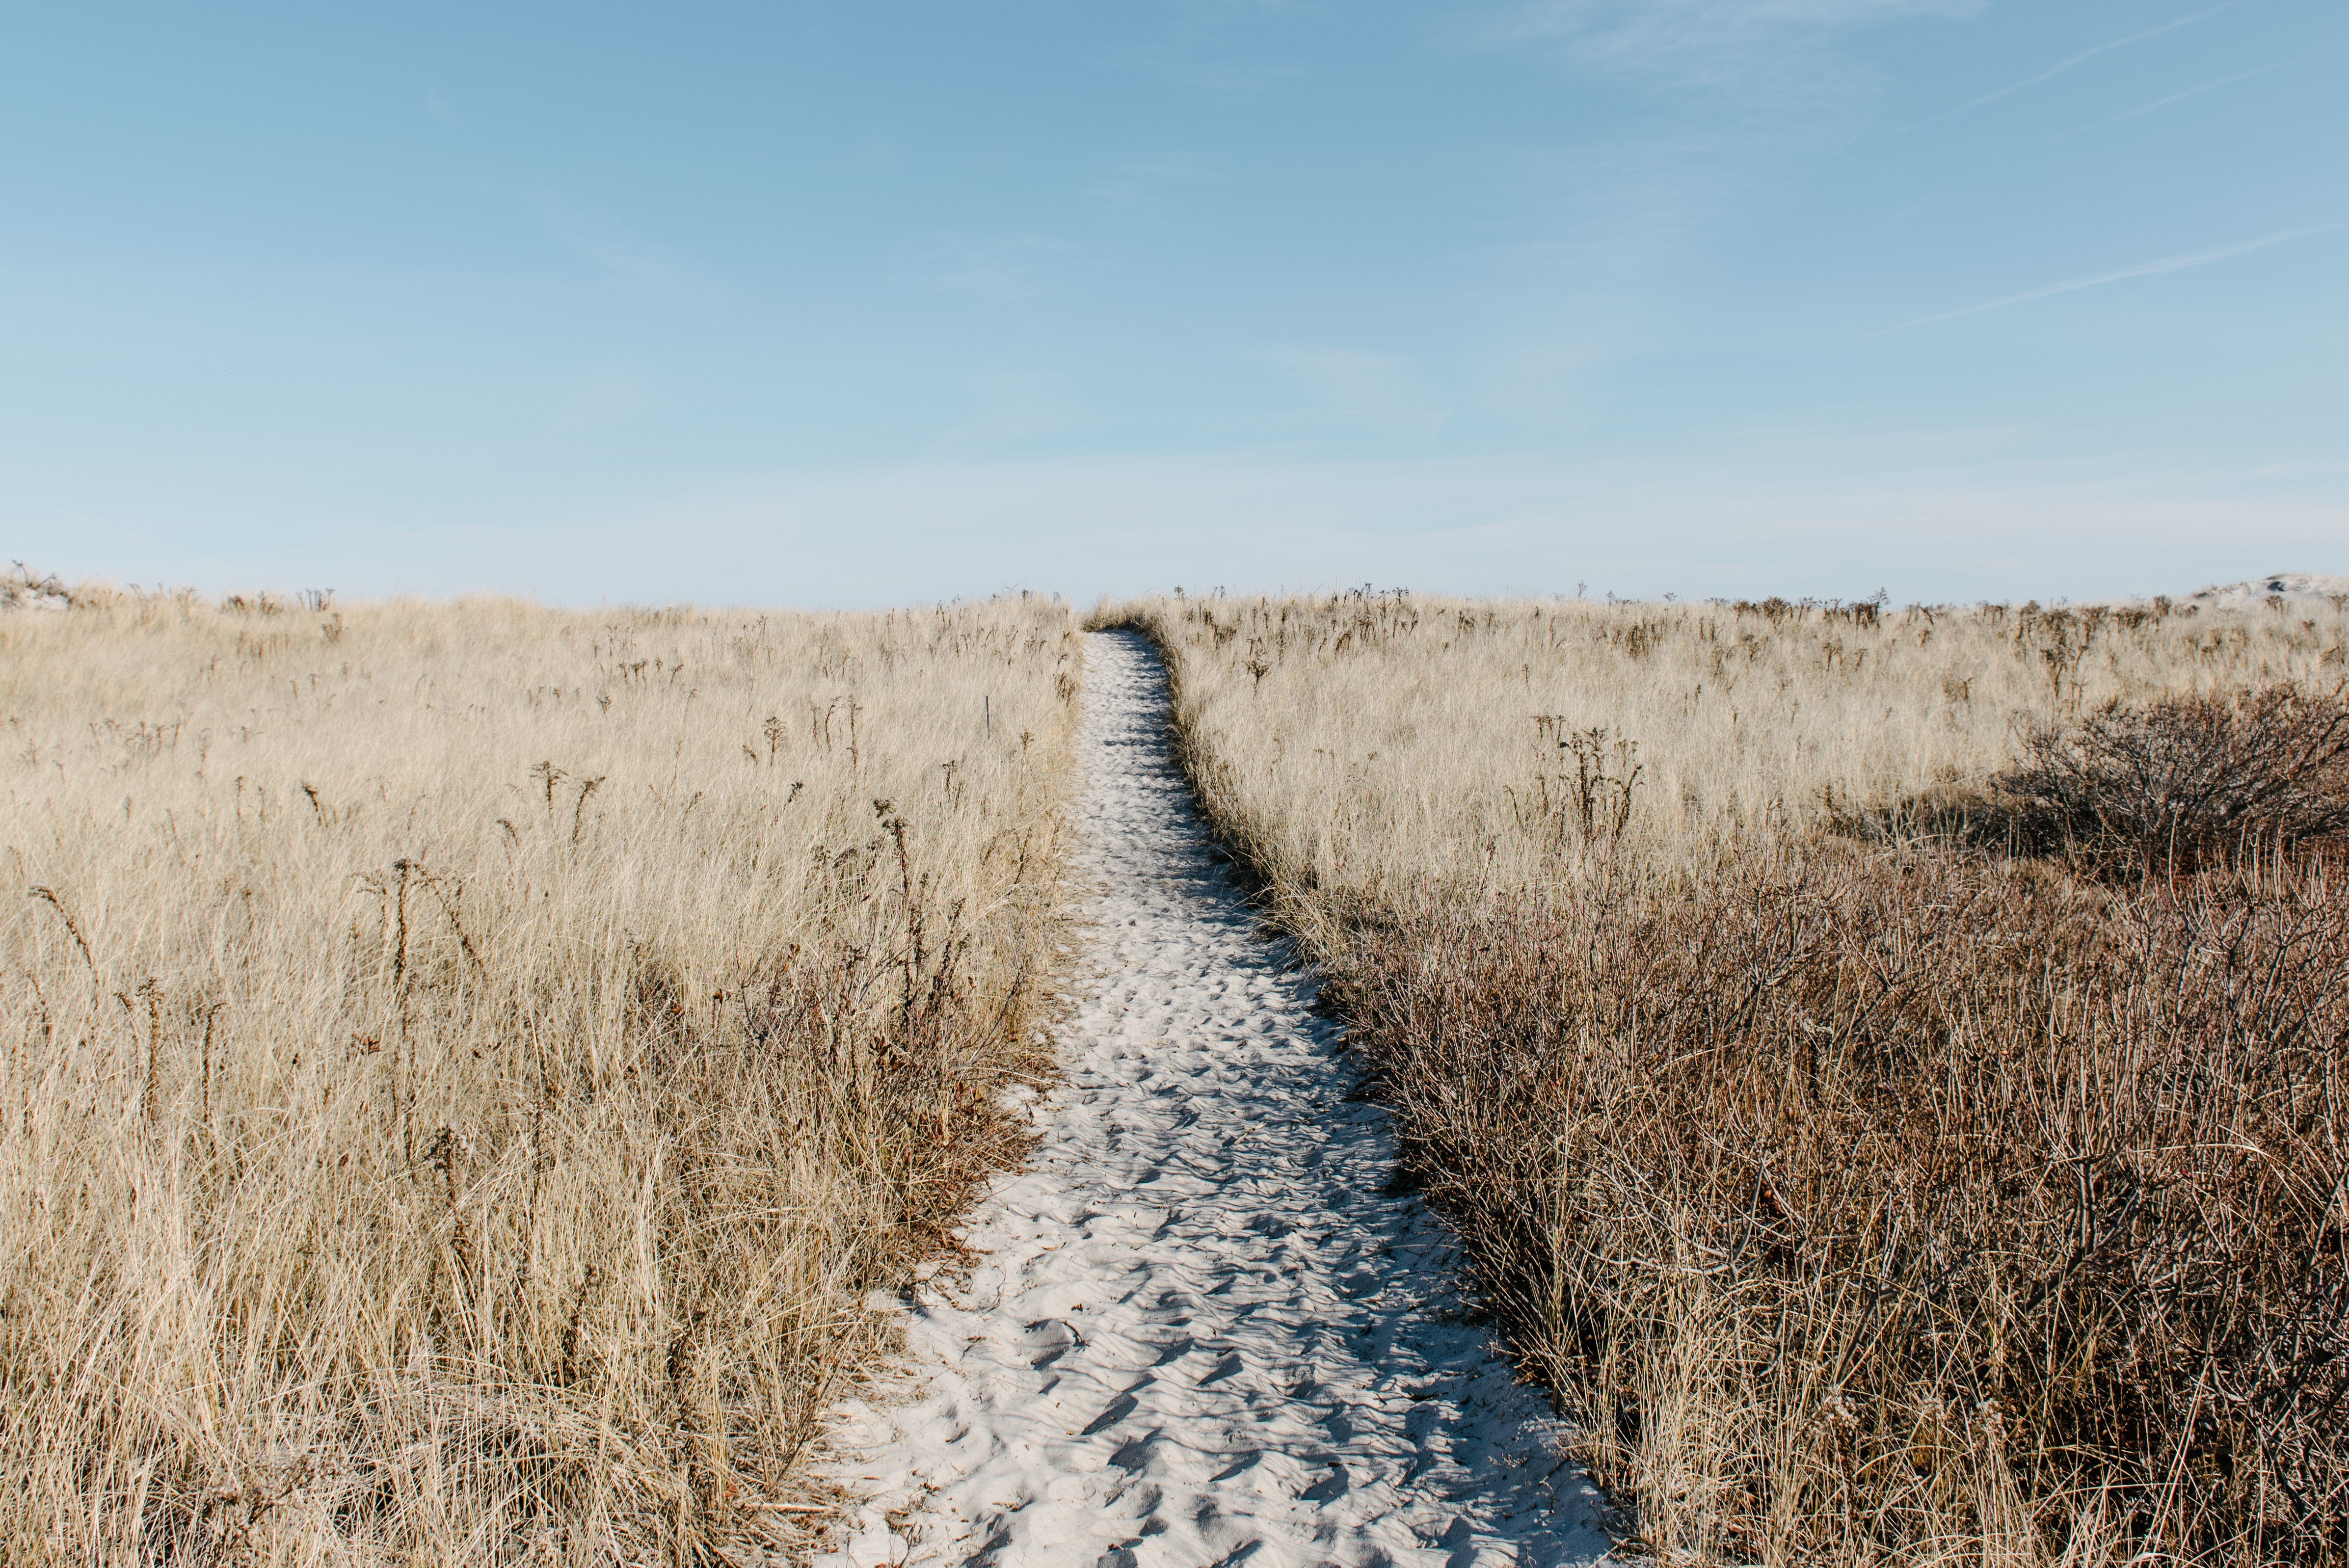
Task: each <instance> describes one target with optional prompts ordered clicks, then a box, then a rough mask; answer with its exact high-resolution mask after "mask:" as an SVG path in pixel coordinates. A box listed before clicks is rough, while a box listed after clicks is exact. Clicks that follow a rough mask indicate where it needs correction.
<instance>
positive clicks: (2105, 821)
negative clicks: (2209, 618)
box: [1993, 681, 2349, 876]
mask: <svg viewBox="0 0 2349 1568" xmlns="http://www.w3.org/2000/svg"><path fill="white" fill-rule="evenodd" d="M1993 789H1994V792H1995V795H1996V796H1997V797H2001V798H2002V801H2001V803H2002V804H2003V805H2005V806H2006V810H2004V811H2003V812H1995V811H1994V812H1993V820H1996V819H1997V818H1998V817H2000V816H2003V817H2004V819H2005V820H2007V821H2008V822H2011V823H2012V824H2013V829H2014V830H2015V837H2016V838H2017V840H2018V841H2019V842H2020V843H2021V844H2022V845H2024V846H2028V847H2034V848H2040V849H2044V850H2053V851H2058V852H2064V853H2068V854H2071V855H2074V856H2076V857H2085V858H2087V859H2091V860H2097V861H2104V862H2106V865H2107V866H2108V868H2109V869H2110V870H2113V871H2117V872H2124V873H2134V874H2137V875H2162V876H2176V875H2178V873H2179V872H2191V871H2194V870H2196V869H2197V868H2199V867H2201V866H2203V865H2206V864H2214V863H2216V864H2224V863H2230V862H2232V861H2240V860H2242V859H2244V858H2245V857H2246V856H2247V855H2254V854H2257V853H2259V852H2261V851H2274V852H2279V853H2286V852H2289V851H2290V850H2291V849H2292V847H2293V846H2294V845H2295V844H2299V843H2303V842H2305V841H2308V840H2310V839H2315V838H2324V837H2330V836H2333V835H2335V834H2340V833H2342V832H2344V831H2349V702H2344V700H2343V698H2342V695H2341V688H2340V687H2339V686H2334V687H2333V689H2332V690H2330V691H2322V690H2312V689H2310V688H2308V687H2305V686H2300V685H2297V684H2295V683H2292V682H2290V681H2285V682H2279V683H2277V684H2275V685H2272V686H2264V687H2261V688H2259V689H2255V690H2251V691H2242V692H2230V693H2193V694H2189V695H2185V696H2165V697H2162V698H2159V699H2158V700H2156V701H2153V702H2150V703H2146V704H2142V705H2130V704H2127V703H2124V702H2123V701H2121V700H2120V699H2119V698H2114V699H2113V700H2111V701H2110V702H2107V703H2106V705H2105V706H2103V707H2100V708H2098V709H2096V710H2095V712H2093V713H2090V714H2087V715H2085V716H2083V717H2078V718H2075V719H2073V720H2071V721H2069V722H2067V723H2063V724H2043V725H2041V726H2039V727H2037V728H2035V729H2034V730H2033V732H2032V734H2031V735H2030V737H2029V739H2028V741H2027V743H2026V747H2025V750H2024V754H2023V762H2022V764H2021V765H2020V766H2019V767H2017V768H2015V769H2012V770H2010V771H2009V772H2007V773H2006V774H2004V775H2003V776H2002V777H2001V778H2000V779H1997V780H1996V781H1995V783H1994V785H1993Z"/></svg>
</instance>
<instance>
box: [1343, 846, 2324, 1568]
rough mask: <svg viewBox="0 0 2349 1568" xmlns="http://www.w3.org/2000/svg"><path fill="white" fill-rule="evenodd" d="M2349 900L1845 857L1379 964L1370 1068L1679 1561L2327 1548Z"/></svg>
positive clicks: (1453, 925) (2311, 885) (1380, 934)
mask: <svg viewBox="0 0 2349 1568" xmlns="http://www.w3.org/2000/svg"><path fill="white" fill-rule="evenodd" d="M2344 980H2349V899H2344V897H2343V896H2342V895H2341V892H2340V891H2339V890H2338V889H2337V888H2336V887H2334V886H2333V885H2331V884H2328V883H2327V882H2324V881H2323V877H2322V875H2321V873H2292V874H2283V873H2277V874H2274V875H2271V876H2270V877H2267V878H2265V879H2263V880H2253V879H2252V878H2251V877H2248V876H2212V877H2209V878H2205V879H2202V880H2200V881H2199V882H2196V883H2195V884H2194V885H2193V886H2192V887H2191V888H2190V889H2189V890H2188V891H2186V892H2183V893H2182V894H2180V895H2178V896H2175V897H2173V896H2169V895H2168V893H2167V892H2166V890H2164V891H2162V892H2142V891H2132V892H2099V891H2090V890H2084V889H2081V888H2078V887H2075V886H2070V885H2067V884H2066V883H2065V882H2064V880H2063V879H2061V878H2060V877H2053V876H2049V875H2045V874H2041V873H2038V872H2034V871H2033V870H2030V869H2018V868H2013V867H2000V866H1990V865H1982V864H1976V863H1967V862H1964V861H1953V860H1951V859H1950V858H1948V857H1946V856H1942V855H1938V854H1931V853H1911V854H1908V855H1894V854H1883V853H1872V852H1868V851H1854V850H1850V849H1845V848H1838V847H1836V846H1832V845H1830V846H1826V847H1825V848H1823V849H1819V850H1815V851H1808V852H1795V851H1783V850H1782V851H1775V852H1773V851H1759V852H1757V853H1755V854H1754V855H1752V856H1751V857H1748V858H1744V859H1741V860H1739V861H1736V862H1734V863H1732V864H1728V865H1724V866H1723V868H1721V870H1720V872H1719V873H1718V874H1716V875H1713V876H1708V877H1706V878H1704V879H1702V881H1701V882H1699V883H1697V884H1696V885H1695V886H1694V887H1692V888H1689V889H1686V890H1675V891H1673V892H1662V893H1659V892H1656V891H1655V890H1648V889H1641V888H1639V887H1637V886H1633V885H1627V884H1626V883H1625V882H1621V881H1619V880H1616V879H1614V878H1600V879H1598V880H1597V881H1596V882H1595V883H1594V885H1592V886H1589V887H1587V888H1586V889H1584V890H1582V891H1581V892H1579V893H1578V895H1577V896H1576V897H1575V898H1574V899H1573V900H1571V901H1569V902H1568V903H1565V904H1563V905H1556V904H1548V903H1509V904H1505V905H1502V906H1499V907H1497V908H1493V909H1489V910H1475V911H1472V910H1470V909H1467V908H1454V909H1453V910H1452V911H1449V912H1447V913H1442V914H1439V913H1423V914H1421V915H1418V916H1414V917H1411V918H1407V919H1405V920H1403V921H1402V922H1401V923H1396V924H1393V925H1391V926H1383V927H1381V926H1372V927H1370V928H1367V929H1365V930H1364V931H1362V932H1361V934H1360V935H1359V936H1358V938H1357V942H1356V944H1355V946H1354V947H1353V949H1352V951H1350V953H1349V954H1348V956H1347V961H1346V963H1345V964H1344V965H1343V966H1342V968H1341V969H1340V993H1339V995H1340V1001H1341V1005H1342V1006H1344V1007H1345V1008H1346V1010H1347V1013H1348V1016H1350V1018H1351V1019H1352V1020H1353V1022H1354V1026H1355V1034H1354V1037H1355V1038H1356V1039H1357V1040H1358V1041H1359V1042H1360V1043H1361V1046H1362V1047H1363V1048H1364V1049H1365V1050H1366V1051H1367V1052H1368V1054H1369V1055H1370V1057H1371V1060H1372V1061H1373V1062H1374V1063H1375V1065H1376V1067H1377V1068H1378V1071H1379V1074H1380V1078H1381V1082H1382V1083H1383V1085H1384V1086H1385V1088H1386V1089H1387V1092H1388V1093H1389V1094H1390V1096H1391V1097H1392V1100H1393V1102H1394V1103H1395V1105H1396V1106H1397V1107H1398V1108H1399V1109H1400V1110H1401V1111H1402V1117H1403V1121H1404V1125H1405V1126H1406V1127H1407V1128H1408V1130H1409V1133H1410V1139H1411V1146H1412V1150H1413V1154H1412V1161H1413V1169H1414V1170H1415V1171H1417V1172H1418V1173H1419V1174H1420V1175H1421V1177H1422V1179H1423V1181H1425V1183H1426V1185H1427V1186H1428V1188H1429V1189H1430V1190H1431V1191H1432V1192H1433V1195H1434V1196H1435V1197H1436V1198H1437V1199H1438V1200H1439V1201H1440V1202H1442V1203H1444V1206H1445V1207H1446V1208H1447V1209H1448V1210H1449V1212H1452V1213H1453V1214H1454V1215H1455V1216H1458V1217H1459V1218H1460V1220H1461V1222H1462V1230H1463V1232H1464V1234H1465V1235H1466V1236H1467V1237H1468V1238H1469V1240H1470V1243H1471V1244H1472V1247H1473V1248H1474V1250H1475V1253H1476V1255H1477V1258H1478V1262H1479V1264H1480V1267H1481V1271H1482V1273H1483V1275H1484V1277H1485V1280H1486V1281H1487V1282H1488V1283H1489V1284H1490V1285H1491V1287H1492V1289H1493V1291H1494V1293H1495V1297H1496V1298H1497V1301H1498V1302H1499V1304H1500V1305H1502V1307H1503V1310H1504V1312H1505V1314H1506V1318H1507V1320H1508V1322H1509V1324H1510V1326H1511V1329H1512V1332H1513V1335H1514V1336H1515V1339H1516V1344H1517V1345H1518V1346H1519V1347H1520V1348H1521V1349H1522V1350H1523V1351H1524V1352H1526V1354H1527V1355H1528V1356H1529V1357H1530V1358H1531V1359H1532V1361H1533V1362H1534V1364H1535V1365H1537V1367H1539V1368H1540V1369H1541V1370H1542V1372H1543V1373H1544V1375H1545V1376H1546V1377H1547V1378H1548V1379H1549V1380H1550V1381H1551V1382H1552V1383H1553V1384H1554V1385H1555V1386H1556V1387H1558V1388H1560V1389H1561V1390H1563V1391H1564V1392H1565V1393H1566V1394H1567V1396H1568V1406H1569V1408H1572V1409H1574V1410H1576V1411H1577V1412H1578V1414H1580V1415H1581V1416H1582V1418H1583V1419H1584V1420H1585V1421H1586V1422H1587V1423H1588V1431H1589V1434H1590V1442H1589V1454H1590V1457H1591V1459H1592V1460H1593V1461H1594V1463H1595V1465H1596V1468H1597V1470H1598V1472H1599V1475H1600V1477H1601V1478H1602V1480H1606V1481H1608V1482H1610V1483H1612V1484H1614V1485H1616V1486H1618V1487H1619V1488H1621V1489H1622V1491H1623V1492H1624V1493H1625V1494H1626V1496H1627V1498H1628V1500H1629V1501H1631V1502H1632V1503H1633V1504H1634V1507H1635V1511H1636V1513H1637V1515H1638V1517H1639V1519H1640V1521H1641V1522H1642V1524H1643V1525H1644V1526H1645V1528H1646V1529H1647V1531H1648V1532H1649V1540H1648V1544H1649V1545H1650V1546H1651V1547H1652V1548H1653V1549H1655V1550H1656V1551H1657V1552H1659V1553H1661V1554H1663V1555H1666V1556H1667V1557H1677V1556H1679V1555H1680V1554H1682V1553H1694V1554H1696V1555H1697V1556H1699V1557H1701V1558H1706V1559H1713V1558H1726V1559H1740V1558H1748V1557H1754V1556H1759V1557H1762V1558H1764V1559H1766V1560H1770V1561H1780V1562H1790V1561H1806V1562H1807V1561H1818V1560H1822V1559H1834V1560H1865V1559H1868V1558H1870V1557H1872V1556H1878V1555H1883V1556H1889V1557H1890V1558H1892V1559H1894V1560H1899V1561H1911V1560H1918V1559H1932V1558H1936V1557H1941V1556H1955V1555H1967V1556H1986V1557H1988V1558H1991V1559H1992V1560H1996V1561H2002V1562H2011V1563H2031V1562H2039V1561H2055V1560H2058V1559H2060V1558H2061V1557H2063V1556H2064V1553H2067V1552H2071V1553H2074V1554H2075V1561H2076V1560H2081V1559H2082V1558H2085V1559H2087V1560H2094V1559H2095V1558H2096V1557H2098V1556H2101V1555H2110V1556H2113V1557H2115V1558H2125V1557H2127V1556H2130V1555H2133V1554H2135V1553H2137V1552H2140V1551H2145V1550H2153V1551H2157V1552H2159V1553H2167V1554H2173V1555H2176V1556H2183V1557H2203V1556H2210V1557H2217V1558H2222V1559H2224V1558H2241V1559H2248V1560H2279V1561H2280V1560H2291V1559H2298V1558H2302V1557H2304V1556H2308V1555H2313V1554H2322V1553H2323V1552H2324V1551H2325V1550H2327V1549H2329V1548H2331V1547H2335V1546H2337V1545H2338V1544H2339V1542H2338V1541H2337V1539H2336V1537H2337V1535H2338V1532H2339V1531H2340V1529H2341V1527H2342V1524H2343V1522H2344V1520H2349V1440H2345V1439H2344V1421H2343V1413H2344V1396H2349V1243H2344V1223H2349V1207H2344V1205H2349V1152H2345V1151H2344V1135H2349V1106H2344V1104H2343V1103H2342V1102H2341V1099H2340V1098H2339V1088H2340V1085H2339V1075H2340V1068H2341V1066H2342V1064H2343V1062H2344V1057H2349V985H2344Z"/></svg>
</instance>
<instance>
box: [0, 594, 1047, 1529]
mask: <svg viewBox="0 0 2349 1568" xmlns="http://www.w3.org/2000/svg"><path fill="white" fill-rule="evenodd" d="M74 599H75V607H74V608H72V609H71V610H70V611H68V612H67V613H64V614H38V615H36V614H10V615H9V616H7V617H6V618H5V619H0V727H5V734H6V737H7V746H6V748H5V756H0V802H5V803H0V865H5V871H6V874H7V878H8V885H7V887H6V888H5V890H0V892H5V899H0V1243H5V1244H0V1561H5V1562H8V1563H142V1564H143V1563H167V1562H168V1563H175V1564H181V1563H184V1564H205V1563H243V1562H267V1563H336V1564H345V1563H417V1562H448V1563H455V1562H463V1563H501V1562H511V1563H523V1562H528V1563H598V1564H608V1563H619V1562H630V1563H635V1562H696V1561H712V1560H714V1559H713V1557H712V1556H711V1555H710V1554H711V1553H717V1552H719V1551H720V1550H721V1549H722V1550H725V1551H729V1552H731V1551H735V1550H736V1549H738V1548H748V1547H751V1546H756V1545H758V1544H760V1543H762V1542H766V1543H771V1542H774V1541H775V1540H777V1539H778V1538H779V1534H781V1535H788V1534H789V1530H788V1529H787V1528H785V1527H787V1526H789V1525H791V1524H792V1522H794V1521H808V1520H816V1519H820V1518H821V1517H822V1514H823V1508H824V1500H823V1497H822V1496H820V1495H812V1493H811V1491H810V1487H809V1483H808V1481H807V1480H806V1478H805V1475H804V1472H803V1467H802V1459H803V1458H804V1457H805V1456H806V1455H807V1453H808V1452H809V1451H810V1449H809V1445H810V1444H811V1442H812V1441H813V1440H814V1439H815V1437H816V1432H817V1419H818V1417H819V1416H820V1414H821V1412H822V1410H823V1408H824V1406H825V1404H826V1403H827V1402H828V1401H829V1400H830V1399H831V1398H833V1397H834V1395H835V1393H836V1391H837V1390H838V1389H840V1388H841V1387H842V1386H843V1380H844V1379H850V1378H854V1377H856V1376H858V1375H859V1374H860V1372H861V1371H863V1370H864V1369H865V1368H866V1367H869V1366H870V1365H871V1364H872V1362H873V1359H874V1357H875V1356H876V1355H878V1354H881V1353H882V1352H884V1351H885V1349H886V1348H887V1346H886V1344H885V1332H884V1330H883V1329H882V1328H881V1327H880V1326H878V1325H879V1324H880V1323H881V1322H882V1321H884V1320H882V1319H879V1318H876V1317H874V1316H872V1315H867V1314H865V1313H864V1312H863V1311H862V1310H861V1301H862V1294H863V1293H864V1291H865V1290H867V1289H869V1288H871V1287H874V1286H894V1285H896V1284H900V1283H902V1282H903V1281H904V1280H905V1278H906V1277H907V1274H908V1272H909V1271H910V1270H911V1269H912V1268H913V1266H914V1265H915V1264H916V1263H917V1262H918V1261H919V1260H920V1259H921V1258H922V1257H923V1256H924V1255H925V1254H926V1253H927V1254H935V1253H936V1251H937V1250H938V1249H939V1248H940V1247H941V1246H943V1245H945V1244H946V1233H947V1225H948V1223H949V1222H950V1221H951V1219H952V1216H953V1213H954V1212H955V1210H956V1209H957V1207H958V1206H959V1205H960V1204H961V1203H962V1202H965V1200H966V1199H967V1197H968V1195H969V1194H970V1193H971V1191H973V1187H974V1183H975V1182H976V1181H978V1180H979V1179H980V1178H981V1177H982V1176H983V1175H985V1174H986V1173H987V1172H988V1171H990V1170H992V1169H994V1168H996V1167H998V1166H999V1165H1000V1164H1001V1163H1002V1162H1004V1161H1008V1160H1010V1159H1014V1158H1016V1157H1017V1156H1018V1154H1019V1151H1020V1150H1021V1148H1022V1143H1021V1135H1020V1134H1019V1131H1018V1130H1017V1127H1016V1126H1015V1125H1014V1123H1013V1122H1012V1121H1011V1119H1009V1118H1008V1117H1007V1116H1006V1115H1005V1114H1004V1113H1003V1111H1002V1110H1001V1109H1000V1106H999V1090H1000V1089H1001V1088H1003V1087H1004V1086H1005V1085H1006V1084H1007V1083H1009V1082H1011V1081H1014V1080H1018V1079H1020V1078H1025V1077H1030V1076H1033V1075H1034V1074H1036V1073H1038V1072H1040V1071H1041V1070H1042V1068H1043V1067H1044V1064H1043V1062H1042V1061H1041V1060H1040V1055H1039V1052H1038V1049H1037V1047H1036V1046H1035V1044H1034V1040H1033V1034H1032V1029H1031V1020H1032V1019H1033V1016H1034V1012H1035V1009H1036V1007H1037V1006H1039V1004H1040V1001H1041V1000H1042V999H1043V998H1045V997H1046V996H1047V995H1049V994H1050V982H1051V977H1052V972H1053V968H1054V965H1056V964H1057V962H1058V951H1059V950H1058V946H1057V938H1056V936H1055V933H1056V931H1057V930H1058V929H1059V920H1060V915H1059V913H1058V911H1059V907H1060V906H1059V903H1058V899H1059V892H1058V889H1059V886H1060V881H1059V870H1060V863H1059V862H1060V842H1059V834H1060V811H1061V804H1062V795H1063V791H1064V789H1065V786H1066V781H1067V779H1066V775H1067V760H1068V756H1069V738H1070V735H1071V719H1072V717H1073V714H1074V704H1075V698H1076V695H1077V689H1078V671H1077V658H1078V644H1077V640H1076V638H1075V637H1074V635H1073V629H1072V619H1071V617H1070V616H1069V615H1068V614H1066V613H1065V612H1064V611H1063V610H1062V609H1061V607H1060V606H1059V605H1057V604H1054V603H1045V602H1041V601H1036V602H1030V603H1021V602H1019V601H1008V602H999V603H988V604H981V605H974V606H968V607H962V608H957V609H949V610H941V611H937V612H932V613H921V614H900V615H893V616H883V615H871V616H836V615H777V616H765V615H749V614H733V615H729V614H697V613H693V612H685V611H615V612H607V613H601V614H558V613H554V612H547V611H540V610H536V609H533V608H530V607H527V606H523V605H515V604H510V603H468V604H460V605H453V606H450V605H440V606H435V605H427V604H419V603H385V604H378V605H370V606H360V607H344V608H339V609H338V608H336V607H335V606H333V605H332V604H331V603H328V602H327V601H326V598H325V596H323V595H314V596H311V597H310V598H309V599H307V600H306V601H302V602H292V601H285V600H278V599H274V598H267V597H258V598H249V599H247V598H240V599H237V600H233V601H231V602H230V603H229V604H228V605H226V606H225V607H219V608H216V607H213V606H211V605H208V604H203V603H197V602H196V601H194V600H193V599H192V598H191V597H190V596H186V595H181V596H174V597H153V596H150V597H143V598H142V597H139V596H135V595H121V594H109V593H106V592H104V591H102V590H96V591H91V590H80V589H78V590H76V591H75V593H74ZM990 714H991V716H992V722H991V727H990V724H989V717H988V716H989V715H990ZM801 1510H807V1511H801Z"/></svg>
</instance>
